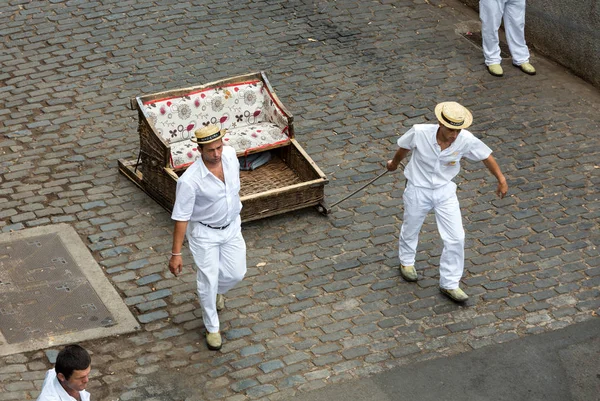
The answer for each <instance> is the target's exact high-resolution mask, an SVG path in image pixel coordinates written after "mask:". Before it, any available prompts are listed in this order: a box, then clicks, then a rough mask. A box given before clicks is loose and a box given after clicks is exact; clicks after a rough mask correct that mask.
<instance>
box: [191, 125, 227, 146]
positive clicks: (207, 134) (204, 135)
mask: <svg viewBox="0 0 600 401" xmlns="http://www.w3.org/2000/svg"><path fill="white" fill-rule="evenodd" d="M224 135H225V128H223V129H220V128H219V127H217V126H216V125H213V124H210V125H207V126H206V127H202V128H200V129H197V130H196V131H194V136H193V137H192V138H190V140H191V141H192V142H194V143H197V144H200V145H206V144H207V143H211V142H214V141H217V140H219V139H221V138H223V136H224Z"/></svg>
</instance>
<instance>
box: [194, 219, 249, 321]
mask: <svg viewBox="0 0 600 401" xmlns="http://www.w3.org/2000/svg"><path fill="white" fill-rule="evenodd" d="M186 234H187V239H188V243H189V246H190V251H191V252H192V255H193V257H194V262H195V263H196V267H197V269H198V272H197V274H196V282H197V285H198V287H197V288H198V297H199V298H200V306H201V307H202V320H203V321H204V327H206V330H207V331H208V332H210V333H216V332H218V331H219V315H218V314H217V303H216V301H217V294H225V293H226V292H227V291H229V290H230V289H231V288H233V287H234V286H235V285H236V284H237V283H239V282H240V281H242V279H243V278H244V275H245V274H246V243H245V242H244V237H242V230H241V221H240V217H239V216H238V218H237V220H236V221H234V222H232V223H231V224H230V225H229V227H227V228H226V229H224V230H215V229H213V228H209V227H206V226H203V225H202V224H200V223H197V222H190V223H189V224H188V229H187V233H186Z"/></svg>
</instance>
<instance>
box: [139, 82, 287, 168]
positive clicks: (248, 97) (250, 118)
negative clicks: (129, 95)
mask: <svg viewBox="0 0 600 401" xmlns="http://www.w3.org/2000/svg"><path fill="white" fill-rule="evenodd" d="M144 113H145V114H146V116H147V118H148V121H150V123H151V124H152V126H153V129H154V131H155V132H156V133H157V134H158V135H159V136H161V137H162V138H163V139H164V140H165V142H167V143H168V144H169V145H170V146H171V167H173V168H176V169H179V168H184V167H186V166H189V165H190V164H192V163H193V162H194V161H195V160H196V159H198V157H199V156H200V154H199V152H198V150H197V148H196V144H194V143H193V142H191V141H190V137H193V135H194V131H195V130H197V129H198V128H200V127H202V126H203V125H208V124H215V125H217V126H220V127H221V128H225V129H227V135H226V137H225V139H224V140H225V143H226V144H228V145H230V146H233V148H234V149H235V150H236V152H237V153H238V154H243V153H245V152H247V151H250V150H254V149H260V148H261V147H264V146H268V145H271V144H276V143H283V142H285V141H288V140H289V138H288V120H287V117H286V116H285V115H284V113H283V111H282V110H281V109H280V107H279V106H278V104H277V102H275V101H274V100H273V97H272V95H271V93H269V90H268V89H267V88H265V86H264V85H263V83H262V81H260V80H259V81H251V82H244V83H239V84H232V85H228V86H223V87H217V88H209V89H204V90H199V91H196V92H191V93H188V94H186V95H183V96H180V97H175V98H168V99H157V100H153V101H149V102H146V103H144Z"/></svg>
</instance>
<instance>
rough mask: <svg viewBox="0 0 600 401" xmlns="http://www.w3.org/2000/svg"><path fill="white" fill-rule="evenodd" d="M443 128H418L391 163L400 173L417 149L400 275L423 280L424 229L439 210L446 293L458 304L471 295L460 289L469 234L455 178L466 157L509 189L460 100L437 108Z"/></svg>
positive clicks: (501, 189)
mask: <svg viewBox="0 0 600 401" xmlns="http://www.w3.org/2000/svg"><path fill="white" fill-rule="evenodd" d="M435 115H436V117H437V119H438V121H439V123H438V124H417V125H414V126H413V127H412V128H411V129H409V130H408V131H407V132H406V133H405V134H404V135H402V136H401V137H400V138H399V139H398V150H397V151H396V153H395V154H394V158H393V159H392V160H389V161H388V162H387V169H388V170H389V171H394V170H396V169H397V168H398V165H399V164H400V162H401V161H402V159H404V157H406V155H407V154H408V153H409V152H410V151H412V157H411V159H410V162H409V163H408V165H407V166H406V169H405V170H404V176H405V177H406V179H407V185H406V188H405V190H404V194H403V196H402V199H403V200H404V217H403V221H402V228H401V230H400V240H399V257H400V274H401V275H402V277H403V278H404V279H405V280H407V281H417V279H418V276H417V271H416V269H415V267H414V265H415V255H416V250H417V243H418V240H419V231H420V230H421V226H422V225H423V221H424V220H425V217H426V216H427V214H428V213H429V211H431V209H433V210H434V211H435V218H436V222H437V227H438V230H439V232H440V236H441V238H442V241H443V242H444V249H443V251H442V255H441V257H440V291H441V292H442V293H443V294H445V295H447V296H448V297H450V298H451V299H452V300H454V301H456V302H464V301H466V300H467V299H468V298H469V297H468V295H467V294H466V293H465V292H464V291H463V290H461V289H460V287H459V282H460V279H461V277H462V274H463V269H464V245H465V232H464V229H463V224H462V216H461V213H460V206H459V204H458V198H457V196H456V184H455V183H454V182H452V179H453V178H454V177H455V176H456V175H457V174H458V172H459V171H460V159H461V158H462V157H466V158H467V159H469V160H473V161H482V162H483V164H484V165H485V166H486V167H487V168H488V170H489V171H490V172H491V173H492V174H493V175H494V176H495V177H496V179H497V180H498V188H497V190H496V193H497V194H498V196H500V197H501V198H503V197H504V196H505V195H506V193H507V191H508V185H507V183H506V179H505V178H504V175H502V172H501V171H500V168H499V167H498V164H497V163H496V161H495V159H494V157H493V156H492V150H491V149H490V148H489V147H487V146H486V145H485V144H484V143H483V142H482V141H481V140H479V139H477V138H476V137H475V136H474V135H473V134H471V133H470V132H469V131H467V130H466V129H465V128H467V127H469V126H470V125H471V123H472V122H473V117H472V115H471V113H470V112H469V110H467V109H466V108H465V107H463V106H462V105H460V104H458V103H456V102H443V103H440V104H438V105H437V106H436V107H435Z"/></svg>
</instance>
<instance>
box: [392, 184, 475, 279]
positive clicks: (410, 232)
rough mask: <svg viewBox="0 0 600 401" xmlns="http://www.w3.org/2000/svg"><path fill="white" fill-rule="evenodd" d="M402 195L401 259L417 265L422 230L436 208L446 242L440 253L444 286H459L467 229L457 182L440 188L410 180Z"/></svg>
mask: <svg viewBox="0 0 600 401" xmlns="http://www.w3.org/2000/svg"><path fill="white" fill-rule="evenodd" d="M402 199H403V200H404V221H403V222H402V228H401V229H400V241H399V258H400V263H402V264H403V265H404V266H414V264H415V255H416V253H417V244H418V242H419V232H420V231H421V226H422V225H423V221H424V220H425V217H426V216H427V214H428V213H429V212H430V211H431V209H433V210H434V211H435V220H436V223H437V227H438V231H439V232H440V236H441V237H442V241H443V242H444V249H443V251H442V256H441V257H440V287H442V288H444V289H447V290H453V289H456V288H458V283H459V281H460V278H461V277H462V274H463V270H464V265H465V263H464V259H465V231H464V229H463V225H462V216H461V214H460V206H459V204H458V198H457V197H456V184H455V183H453V182H449V183H448V184H446V185H444V186H443V187H441V188H438V189H427V188H422V187H416V186H414V185H412V184H410V182H409V183H408V185H407V187H406V189H405V190H404V194H403V195H402Z"/></svg>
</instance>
